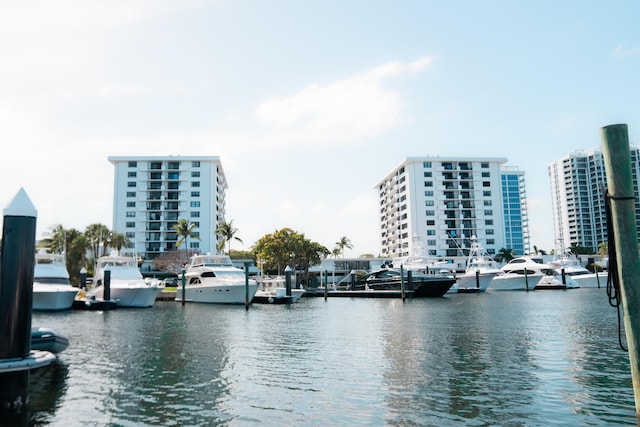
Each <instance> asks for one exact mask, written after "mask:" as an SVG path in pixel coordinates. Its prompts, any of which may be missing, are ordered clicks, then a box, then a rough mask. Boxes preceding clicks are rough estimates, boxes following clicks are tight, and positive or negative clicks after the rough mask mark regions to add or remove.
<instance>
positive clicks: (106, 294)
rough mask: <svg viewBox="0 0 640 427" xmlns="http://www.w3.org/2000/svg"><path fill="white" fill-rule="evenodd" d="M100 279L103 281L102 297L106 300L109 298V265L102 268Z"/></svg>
mask: <svg viewBox="0 0 640 427" xmlns="http://www.w3.org/2000/svg"><path fill="white" fill-rule="evenodd" d="M102 280H103V281H104V283H103V284H102V285H103V286H102V299H103V300H104V302H107V301H110V300H111V269H110V268H109V267H107V268H105V269H104V277H103V278H102Z"/></svg>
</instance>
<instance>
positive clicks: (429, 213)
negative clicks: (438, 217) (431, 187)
mask: <svg viewBox="0 0 640 427" xmlns="http://www.w3.org/2000/svg"><path fill="white" fill-rule="evenodd" d="M424 214H425V215H426V216H434V215H435V214H436V213H435V211H424Z"/></svg>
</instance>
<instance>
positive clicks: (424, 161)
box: [375, 157, 529, 258]
mask: <svg viewBox="0 0 640 427" xmlns="http://www.w3.org/2000/svg"><path fill="white" fill-rule="evenodd" d="M506 161H507V159H504V158H456V157H408V158H406V160H405V161H403V162H402V163H401V164H400V165H399V166H397V167H395V168H394V169H393V170H392V171H391V172H390V173H389V174H387V176H386V177H384V178H383V179H382V180H381V181H380V182H378V184H376V186H375V188H376V189H377V190H378V197H379V215H380V242H381V247H382V254H381V255H382V256H383V257H390V258H402V257H407V256H419V255H422V256H424V255H431V256H436V257H443V258H447V257H460V256H464V255H465V254H466V253H467V251H465V249H468V248H469V247H470V244H471V238H472V237H475V238H477V239H478V241H479V242H480V244H482V245H483V246H484V247H485V248H486V249H487V251H488V252H489V253H490V254H496V253H497V252H498V251H499V250H500V249H501V248H510V249H513V252H514V253H515V254H524V253H526V252H528V249H529V248H528V245H529V236H528V222H527V215H526V212H527V211H526V192H525V191H524V173H522V172H520V171H517V170H516V169H513V168H510V169H506V168H504V167H503V165H504V163H506Z"/></svg>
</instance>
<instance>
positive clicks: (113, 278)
mask: <svg viewBox="0 0 640 427" xmlns="http://www.w3.org/2000/svg"><path fill="white" fill-rule="evenodd" d="M107 269H108V270H109V272H110V280H109V290H110V297H111V298H109V299H111V300H114V301H116V306H117V307H152V306H153V304H154V303H155V301H156V298H157V296H158V294H159V293H160V292H162V289H163V286H162V283H161V282H160V281H159V280H145V279H144V278H143V276H142V273H140V269H139V268H138V260H137V259H136V258H134V257H130V256H124V255H119V254H118V252H117V251H113V252H112V253H111V254H110V255H107V256H102V257H100V258H98V260H97V262H96V269H95V272H94V277H93V283H94V286H93V287H92V288H91V289H90V290H88V291H87V292H86V299H89V300H91V299H104V291H105V289H104V285H105V283H104V276H105V271H106V270H107Z"/></svg>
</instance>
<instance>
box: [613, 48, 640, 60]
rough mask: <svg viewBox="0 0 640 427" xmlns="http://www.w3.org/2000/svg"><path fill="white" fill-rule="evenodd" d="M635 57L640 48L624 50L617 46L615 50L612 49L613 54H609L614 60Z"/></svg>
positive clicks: (639, 53)
mask: <svg viewBox="0 0 640 427" xmlns="http://www.w3.org/2000/svg"><path fill="white" fill-rule="evenodd" d="M636 55H640V46H637V47H632V48H629V49H625V48H624V47H622V46H617V47H616V48H615V49H613V52H612V53H611V56H613V57H614V58H626V57H629V56H636Z"/></svg>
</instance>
